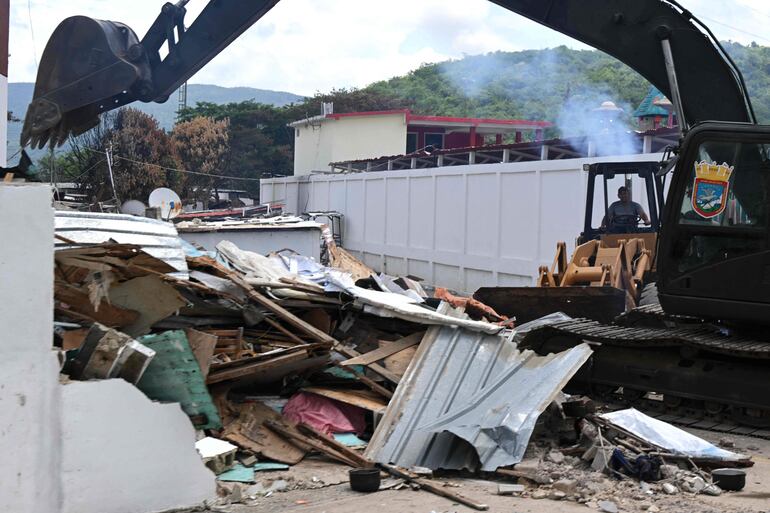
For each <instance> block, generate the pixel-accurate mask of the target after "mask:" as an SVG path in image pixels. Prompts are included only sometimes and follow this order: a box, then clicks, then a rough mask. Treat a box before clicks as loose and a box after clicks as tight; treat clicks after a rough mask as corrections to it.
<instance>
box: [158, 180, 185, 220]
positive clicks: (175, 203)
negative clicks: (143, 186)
mask: <svg viewBox="0 0 770 513" xmlns="http://www.w3.org/2000/svg"><path fill="white" fill-rule="evenodd" d="M150 206H151V207H157V208H159V209H160V216H161V217H162V218H163V219H166V220H169V219H174V218H175V217H176V216H178V215H179V214H180V213H182V200H181V199H179V195H178V194H177V193H175V192H174V191H172V190H171V189H168V188H166V187H159V188H157V189H155V190H154V191H152V192H151V193H150Z"/></svg>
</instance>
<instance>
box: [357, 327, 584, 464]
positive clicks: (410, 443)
mask: <svg viewBox="0 0 770 513" xmlns="http://www.w3.org/2000/svg"><path fill="white" fill-rule="evenodd" d="M512 335H513V332H511V331H507V332H505V333H503V334H499V335H486V334H483V333H474V332H471V331H467V330H463V329H457V328H449V327H432V328H430V329H429V330H428V332H427V333H426V335H425V338H424V339H423V341H422V343H421V344H420V348H419V350H418V352H417V354H416V355H415V357H414V359H413V360H412V363H411V365H410V366H409V369H408V370H407V372H406V374H404V377H403V378H402V379H401V382H400V383H399V385H398V388H397V389H396V393H395V394H394V396H393V399H392V400H391V401H390V404H389V405H388V409H387V411H386V414H385V416H384V417H383V420H382V422H381V423H380V425H379V426H378V428H377V431H376V432H375V434H374V436H373V437H372V440H371V441H370V442H369V446H368V448H367V451H366V456H367V457H368V458H370V459H373V460H374V461H377V462H380V463H394V464H397V465H400V466H402V467H410V466H412V465H418V466H422V467H428V468H432V469H437V468H443V469H463V468H467V469H470V470H476V469H478V468H481V469H482V470H486V471H494V470H495V469H497V468H498V467H501V466H505V465H512V464H515V463H518V462H519V461H521V458H522V457H523V455H524V451H525V450H526V447H527V444H528V442H529V437H530V435H531V434H532V430H533V429H534V427H535V422H536V421H537V418H538V417H539V416H540V414H541V413H542V412H543V411H544V410H545V408H546V407H547V406H548V404H549V403H550V402H551V401H552V400H553V398H554V396H555V395H556V394H557V393H558V392H559V391H561V389H562V388H563V387H564V385H565V384H566V382H567V381H568V380H569V379H570V378H571V377H572V376H573V375H574V373H575V372H577V370H578V369H579V368H580V367H581V366H582V365H583V363H585V361H586V360H587V359H588V357H589V356H590V355H591V352H592V351H591V349H590V348H589V347H588V345H587V344H581V345H580V346H577V347H575V348H573V349H570V350H568V351H565V352H562V353H559V354H555V355H548V356H545V357H541V356H537V355H535V354H534V353H533V352H532V351H519V350H518V348H517V346H516V344H515V343H514V342H513V341H512Z"/></svg>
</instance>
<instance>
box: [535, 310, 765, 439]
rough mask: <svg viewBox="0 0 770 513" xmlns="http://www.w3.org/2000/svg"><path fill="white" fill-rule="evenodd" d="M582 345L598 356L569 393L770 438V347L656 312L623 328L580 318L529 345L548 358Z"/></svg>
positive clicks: (632, 317)
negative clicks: (769, 391) (769, 378)
mask: <svg viewBox="0 0 770 513" xmlns="http://www.w3.org/2000/svg"><path fill="white" fill-rule="evenodd" d="M647 326H655V327H647ZM581 342H588V343H589V344H591V345H592V347H593V349H594V354H593V356H592V358H591V360H590V361H589V362H588V363H587V364H586V365H584V366H583V368H582V369H581V370H580V371H579V372H578V373H577V374H576V375H575V377H574V378H573V380H572V382H570V386H569V387H568V390H567V391H572V392H577V393H584V394H587V395H590V396H592V397H595V398H596V399H600V400H602V401H604V402H606V403H609V404H616V405H623V406H624V407H627V406H633V407H635V408H637V409H640V410H642V411H645V412H647V413H649V414H651V415H653V416H655V417H657V418H659V419H660V420H663V421H666V422H670V423H672V424H678V425H682V426H690V427H694V428H699V429H707V430H712V431H717V432H723V433H733V434H740V435H749V436H756V437H759V438H766V439H770V394H767V393H766V391H765V390H766V387H763V386H761V385H760V384H764V383H766V379H767V376H768V375H770V342H768V341H764V340H757V339H754V338H751V337H750V336H747V335H746V334H736V333H731V332H730V331H729V330H727V329H725V328H721V327H719V326H713V325H710V324H707V323H704V322H702V321H701V320H699V319H694V318H688V317H678V316H676V317H675V316H668V315H666V314H665V313H664V312H663V311H662V310H661V309H660V307H659V306H658V305H648V306H643V307H639V308H636V309H634V310H632V311H629V312H627V313H626V314H623V315H622V316H620V317H619V318H618V319H617V321H616V323H615V324H602V323H600V322H598V321H594V320H591V319H572V320H567V321H561V322H557V323H554V324H550V325H547V326H542V327H539V328H537V329H533V330H532V331H530V332H529V333H527V334H526V336H525V337H524V339H523V340H522V341H521V345H522V346H523V347H530V348H532V349H534V350H535V351H537V352H538V353H541V354H547V353H551V352H557V351H562V350H564V349H568V348H569V347H572V346H574V345H576V344H579V343H581Z"/></svg>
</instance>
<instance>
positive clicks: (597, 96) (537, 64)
mask: <svg viewBox="0 0 770 513" xmlns="http://www.w3.org/2000/svg"><path fill="white" fill-rule="evenodd" d="M725 48H726V50H727V51H728V53H730V54H731V56H732V57H733V59H734V60H735V61H736V64H737V65H738V67H739V69H740V70H741V71H742V73H743V74H744V76H745V78H746V82H747V85H748V88H749V93H750V95H751V98H752V100H753V103H754V107H755V110H756V112H757V115H758V117H759V119H760V121H761V122H765V123H770V48H768V47H762V46H757V45H752V46H748V47H747V46H742V45H739V44H737V43H725ZM366 89H367V90H369V91H372V92H375V93H379V94H382V95H387V96H393V97H396V98H399V99H401V100H403V101H405V102H406V103H407V104H409V105H410V106H411V108H412V109H413V110H414V111H415V112H416V113H419V114H426V115H446V116H472V117H490V118H527V119H545V120H548V121H554V122H558V120H559V117H560V115H561V114H562V112H563V109H564V106H565V104H566V105H577V106H580V107H582V108H585V109H590V108H591V107H598V105H599V104H600V103H601V102H602V101H604V100H612V101H614V102H615V103H616V104H618V106H620V107H622V108H623V109H625V111H626V112H627V113H631V112H633V110H634V109H635V108H636V106H637V105H638V104H639V102H641V100H642V99H643V98H644V96H645V95H646V94H647V91H648V89H649V83H648V82H647V81H646V80H645V79H643V78H642V77H641V76H639V75H638V74H637V73H636V72H634V71H633V70H631V69H630V68H628V67H627V66H625V65H624V64H622V63H620V62H619V61H617V60H616V59H614V58H613V57H610V56H608V55H606V54H604V53H601V52H598V51H593V50H571V49H569V48H566V47H563V46H562V47H558V48H553V49H547V50H525V51H520V52H495V53H489V54H486V55H478V56H469V57H465V58H463V59H460V60H453V61H448V62H442V63H438V64H427V65H424V66H422V67H420V68H419V69H417V70H414V71H412V72H411V73H409V74H408V75H406V76H403V77H396V78H392V79H390V80H386V81H382V82H377V83H375V84H372V85H370V86H369V87H368V88H366ZM564 128H565V129H567V127H564Z"/></svg>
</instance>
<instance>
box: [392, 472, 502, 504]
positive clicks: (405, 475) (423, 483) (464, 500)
mask: <svg viewBox="0 0 770 513" xmlns="http://www.w3.org/2000/svg"><path fill="white" fill-rule="evenodd" d="M378 466H379V467H380V468H381V469H383V470H385V471H386V472H388V473H389V474H391V475H393V476H395V477H398V478H400V479H404V480H405V481H408V482H410V483H416V484H418V485H420V488H422V489H424V490H427V491H429V492H431V493H434V494H436V495H440V496H441V497H445V498H447V499H449V500H451V501H454V502H458V503H460V504H464V505H465V506H468V507H469V508H473V509H475V510H478V511H486V510H488V509H489V506H487V505H486V504H482V503H479V502H476V501H474V500H471V499H469V498H468V497H465V496H463V495H460V494H459V493H454V492H450V491H449V490H447V489H446V488H444V487H443V486H440V485H438V484H435V483H431V482H430V481H429V480H428V479H423V478H421V477H417V475H416V474H413V473H412V472H409V471H408V470H406V469H402V468H400V467H397V466H395V465H388V464H387V463H380V464H378Z"/></svg>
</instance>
